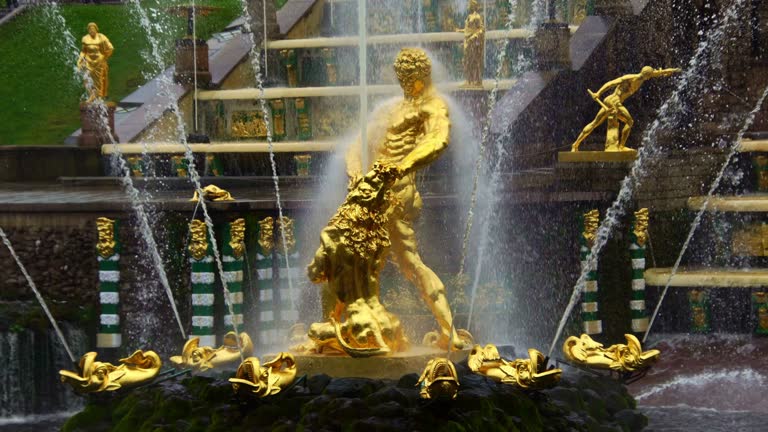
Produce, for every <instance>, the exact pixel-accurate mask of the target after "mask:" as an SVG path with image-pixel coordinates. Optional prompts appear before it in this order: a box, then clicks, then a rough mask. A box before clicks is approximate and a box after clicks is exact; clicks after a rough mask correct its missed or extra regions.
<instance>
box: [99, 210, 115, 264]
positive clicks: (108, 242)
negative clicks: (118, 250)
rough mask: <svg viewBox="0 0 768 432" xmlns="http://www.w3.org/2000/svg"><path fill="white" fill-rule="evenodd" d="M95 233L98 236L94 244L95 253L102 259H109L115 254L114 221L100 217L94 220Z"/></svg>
mask: <svg viewBox="0 0 768 432" xmlns="http://www.w3.org/2000/svg"><path fill="white" fill-rule="evenodd" d="M96 231H97V232H98V234H99V241H98V243H96V251H97V252H98V253H99V256H101V257H102V258H109V257H111V256H112V255H114V254H115V246H117V242H115V221H114V220H113V219H109V218H105V217H100V218H98V219H96Z"/></svg>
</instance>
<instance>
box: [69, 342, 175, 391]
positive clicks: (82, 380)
mask: <svg viewBox="0 0 768 432" xmlns="http://www.w3.org/2000/svg"><path fill="white" fill-rule="evenodd" d="M96 355H97V354H96V353H95V352H89V353H86V354H85V355H84V356H82V357H81V358H80V363H79V368H80V372H79V373H77V372H71V371H68V370H60V371H59V374H60V375H61V382H63V383H67V384H69V385H71V386H72V388H73V389H74V390H75V391H76V392H78V393H98V392H103V391H115V390H118V389H121V388H131V387H136V386H139V385H141V384H145V383H148V382H150V381H152V380H153V379H154V378H155V377H156V376H157V374H158V372H160V367H161V366H162V365H163V362H162V361H161V360H160V356H158V355H157V354H156V353H155V352H154V351H146V352H144V351H142V350H137V351H136V352H134V353H133V354H131V356H130V357H127V358H123V359H120V363H122V364H120V365H118V366H115V365H113V364H111V363H106V362H99V361H96Z"/></svg>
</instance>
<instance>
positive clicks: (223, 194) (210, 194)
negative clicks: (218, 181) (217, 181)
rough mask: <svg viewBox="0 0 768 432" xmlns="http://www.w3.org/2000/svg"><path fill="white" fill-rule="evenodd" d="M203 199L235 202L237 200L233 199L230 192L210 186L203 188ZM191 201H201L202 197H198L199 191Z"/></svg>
mask: <svg viewBox="0 0 768 432" xmlns="http://www.w3.org/2000/svg"><path fill="white" fill-rule="evenodd" d="M203 199H206V200H208V201H234V200H235V199H234V198H232V195H230V193H229V192H227V191H226V190H224V189H222V188H220V187H218V186H216V185H208V186H206V187H204V188H203ZM190 201H200V195H198V193H197V191H195V194H194V195H192V199H190Z"/></svg>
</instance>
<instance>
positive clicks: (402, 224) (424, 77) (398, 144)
mask: <svg viewBox="0 0 768 432" xmlns="http://www.w3.org/2000/svg"><path fill="white" fill-rule="evenodd" d="M394 66H395V73H396V75H397V79H398V81H400V86H401V87H402V89H403V96H404V97H403V99H402V100H400V101H399V102H397V103H396V104H394V105H393V106H391V107H390V108H389V112H387V113H385V114H384V115H382V116H380V117H379V118H377V119H374V120H373V122H371V128H369V130H368V136H369V140H368V142H369V143H370V145H369V147H368V150H369V155H368V158H367V160H368V161H371V162H376V163H377V164H384V165H394V166H395V167H396V168H397V170H398V172H399V175H398V179H397V180H396V181H395V183H394V184H393V185H392V188H391V192H392V194H393V195H394V198H395V199H396V201H397V205H395V206H392V207H391V208H390V209H389V210H388V213H389V214H388V218H387V223H386V230H387V233H388V236H389V241H390V242H391V246H390V249H389V252H391V256H392V258H393V259H394V261H395V263H396V264H397V266H398V268H399V270H400V271H401V272H402V273H403V275H404V276H405V277H406V278H407V279H408V280H410V281H411V282H412V283H413V284H414V285H416V287H417V288H418V290H419V292H420V293H421V297H422V298H423V299H424V301H425V302H426V303H427V305H428V306H429V308H430V309H431V310H432V314H433V315H434V316H435V318H436V320H437V322H438V324H439V325H440V338H439V341H438V344H439V345H440V346H442V347H444V348H447V347H448V344H449V340H452V341H453V345H454V346H453V348H457V349H461V348H462V347H463V346H464V345H465V343H466V342H467V341H463V340H462V339H461V338H460V337H459V335H458V334H457V333H456V331H454V330H452V322H453V317H452V316H451V308H450V306H449V304H448V300H447V298H446V296H445V286H444V285H443V283H442V282H441V281H440V278H438V277H437V275H436V274H435V273H434V272H433V271H432V270H431V269H430V268H429V267H427V266H426V265H425V264H424V262H423V261H422V260H421V257H420V256H419V250H418V246H417V242H416V232H415V231H414V229H413V226H414V223H415V222H416V219H417V218H418V216H419V213H420V211H421V196H420V195H419V192H418V191H417V190H416V170H418V169H420V168H423V167H425V166H427V165H429V164H430V163H432V162H433V161H434V160H436V159H437V158H438V156H440V154H441V153H442V152H443V150H445V149H446V147H447V146H448V139H449V135H450V130H451V124H450V121H449V120H448V107H447V105H446V103H445V100H444V99H443V98H442V97H441V96H440V95H439V94H438V93H437V91H436V90H435V88H434V86H433V85H432V63H431V61H430V60H429V57H427V54H426V53H425V52H424V51H423V50H420V49H417V48H403V49H402V50H401V51H400V53H399V54H398V55H397V59H396V60H395V65H394ZM383 129H386V133H384V134H381V133H380V132H383ZM382 135H383V136H382ZM377 136H378V140H376V139H374V137H377ZM361 156H362V155H361V146H360V145H359V143H357V145H353V146H352V147H351V148H350V150H349V152H348V153H347V156H346V163H347V174H348V175H349V177H350V178H351V179H352V180H353V184H356V183H359V179H360V177H361V174H362V173H363V172H367V171H368V167H364V166H362V161H361ZM383 263H384V260H382V265H383ZM328 306H329V307H332V305H328Z"/></svg>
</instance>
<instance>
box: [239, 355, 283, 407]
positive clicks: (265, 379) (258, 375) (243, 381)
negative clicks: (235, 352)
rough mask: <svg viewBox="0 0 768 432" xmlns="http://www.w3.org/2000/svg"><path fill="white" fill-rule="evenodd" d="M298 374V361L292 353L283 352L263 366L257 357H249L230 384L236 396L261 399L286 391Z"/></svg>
mask: <svg viewBox="0 0 768 432" xmlns="http://www.w3.org/2000/svg"><path fill="white" fill-rule="evenodd" d="M296 372H297V368H296V359H295V358H294V357H293V355H292V354H290V353H287V352H281V353H280V354H278V355H277V357H275V358H274V359H272V360H271V361H268V362H266V363H264V364H263V365H262V364H260V363H259V359H258V358H257V357H248V358H247V359H245V361H243V362H242V363H241V364H240V367H238V368H237V373H236V374H235V377H234V378H230V379H229V382H231V383H232V389H233V390H234V391H235V393H236V394H238V395H240V396H244V397H260V398H261V397H265V396H271V395H275V394H277V393H280V391H282V390H285V389H286V388H287V387H288V386H290V385H291V384H292V383H293V380H294V379H295V378H296Z"/></svg>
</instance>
